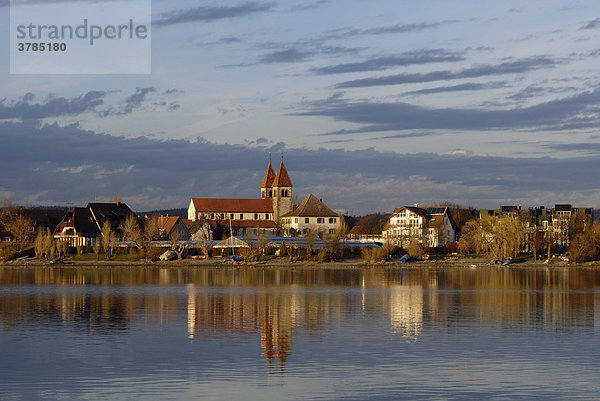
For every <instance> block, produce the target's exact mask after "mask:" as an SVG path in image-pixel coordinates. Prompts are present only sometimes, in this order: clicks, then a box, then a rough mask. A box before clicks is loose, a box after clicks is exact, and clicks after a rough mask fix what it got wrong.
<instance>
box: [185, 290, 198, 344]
mask: <svg viewBox="0 0 600 401" xmlns="http://www.w3.org/2000/svg"><path fill="white" fill-rule="evenodd" d="M195 291H196V287H195V286H194V284H188V285H187V328H188V338H190V339H192V338H194V335H195V334H196V294H195Z"/></svg>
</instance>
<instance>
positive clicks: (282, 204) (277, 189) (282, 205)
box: [261, 155, 293, 223]
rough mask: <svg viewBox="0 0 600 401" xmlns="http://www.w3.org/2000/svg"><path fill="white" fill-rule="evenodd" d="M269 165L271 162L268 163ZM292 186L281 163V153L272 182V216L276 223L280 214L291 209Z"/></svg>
mask: <svg viewBox="0 0 600 401" xmlns="http://www.w3.org/2000/svg"><path fill="white" fill-rule="evenodd" d="M270 166H271V163H269V167H270ZM267 174H268V170H267ZM292 187H293V185H292V180H290V176H289V175H288V173H287V170H286V168H285V165H284V164H283V155H282V156H281V164H280V165H279V170H277V174H276V175H275V178H274V179H273V183H272V191H273V192H272V194H273V217H274V220H275V222H276V223H279V219H280V218H281V216H283V215H284V214H286V213H289V212H291V211H292ZM261 192H262V191H261Z"/></svg>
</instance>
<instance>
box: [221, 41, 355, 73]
mask: <svg viewBox="0 0 600 401" xmlns="http://www.w3.org/2000/svg"><path fill="white" fill-rule="evenodd" d="M261 47H268V48H275V50H272V51H271V52H269V53H266V54H263V55H262V56H261V57H260V58H259V59H258V61H256V62H254V63H242V64H228V65H224V66H222V67H248V66H253V65H257V64H277V63H299V62H304V61H307V60H310V59H312V58H314V57H315V56H318V55H326V56H333V55H339V54H352V55H356V54H357V53H359V52H360V51H361V50H363V49H362V48H357V47H343V46H322V45H321V44H315V43H312V42H309V43H307V42H297V43H293V44H285V45H280V44H273V43H265V44H263V45H262V46H261Z"/></svg>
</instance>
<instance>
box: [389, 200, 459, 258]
mask: <svg viewBox="0 0 600 401" xmlns="http://www.w3.org/2000/svg"><path fill="white" fill-rule="evenodd" d="M456 231H457V226H456V223H455V222H454V220H453V219H452V215H451V214H450V210H449V209H448V208H447V207H419V206H418V205H415V206H402V207H399V208H396V209H394V213H393V214H392V215H391V216H390V221H389V224H388V228H387V229H386V230H384V231H383V237H384V239H385V240H386V241H389V242H391V243H392V244H393V245H396V246H400V247H406V246H407V245H408V244H409V243H410V242H411V241H415V240H416V241H417V242H418V243H420V244H422V245H423V246H426V247H431V248H436V247H442V246H444V245H446V244H448V243H450V242H455V241H456Z"/></svg>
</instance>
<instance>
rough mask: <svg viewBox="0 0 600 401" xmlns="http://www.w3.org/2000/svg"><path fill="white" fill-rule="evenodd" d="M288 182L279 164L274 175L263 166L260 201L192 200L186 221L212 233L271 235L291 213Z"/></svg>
mask: <svg viewBox="0 0 600 401" xmlns="http://www.w3.org/2000/svg"><path fill="white" fill-rule="evenodd" d="M292 191H293V184H292V180H290V177H289V175H288V173H287V169H286V168H285V165H284V164H283V160H281V164H280V165H279V169H278V171H277V173H275V170H274V169H273V166H272V165H271V161H270V160H269V165H268V166H267V171H266V172H265V175H264V178H263V180H262V183H261V185H260V199H235V198H227V199H217V198H192V199H191V200H190V204H189V207H188V219H189V220H191V221H192V222H195V221H198V220H201V221H203V222H206V223H208V224H209V225H210V226H211V227H212V228H213V229H214V228H216V227H217V226H223V227H225V228H226V229H227V230H228V229H229V227H230V226H231V231H232V235H252V234H259V233H265V234H275V232H276V230H277V228H278V224H280V223H281V216H283V215H284V214H286V213H289V212H291V211H292Z"/></svg>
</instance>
